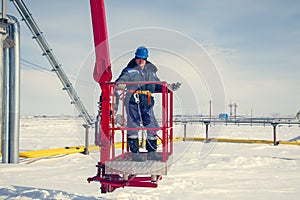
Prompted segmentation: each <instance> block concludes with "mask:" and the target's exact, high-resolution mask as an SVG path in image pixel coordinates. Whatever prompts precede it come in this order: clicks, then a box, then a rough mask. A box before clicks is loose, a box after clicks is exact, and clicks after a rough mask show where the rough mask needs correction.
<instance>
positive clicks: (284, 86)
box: [7, 0, 300, 116]
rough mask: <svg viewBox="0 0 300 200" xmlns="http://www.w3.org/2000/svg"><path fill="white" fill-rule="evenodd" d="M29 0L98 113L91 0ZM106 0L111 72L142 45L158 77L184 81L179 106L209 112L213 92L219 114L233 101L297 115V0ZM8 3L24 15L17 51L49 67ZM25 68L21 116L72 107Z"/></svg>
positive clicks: (45, 79)
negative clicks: (153, 64) (94, 77)
mask: <svg viewBox="0 0 300 200" xmlns="http://www.w3.org/2000/svg"><path fill="white" fill-rule="evenodd" d="M25 3H26V4H27V6H28V9H29V10H30V11H31V13H32V14H33V17H34V19H35V20H36V22H37V23H38V25H39V26H40V28H41V30H42V31H43V33H44V35H45V36H46V38H47V40H48V42H49V43H50V45H51V46H52V48H53V49H54V52H55V53H56V55H57V57H58V59H59V60H60V62H61V63H62V65H63V68H64V70H65V71H66V73H67V74H68V75H70V78H71V80H72V82H73V84H74V85H75V87H76V88H77V89H78V93H79V95H80V96H81V99H82V100H83V102H84V103H85V104H86V106H87V108H88V110H89V112H90V114H95V113H96V108H97V100H98V96H99V92H100V91H99V87H98V85H97V83H96V82H94V81H93V79H92V70H93V62H94V60H93V34H92V26H91V17H90V7H89V1H87V0H72V1H67V0H51V1H46V0H31V1H28V0H27V1H26V0H25ZM105 5H106V13H107V23H108V34H109V36H110V50H111V57H112V62H113V73H114V79H115V78H117V76H118V74H119V73H120V70H121V69H122V68H123V67H124V66H125V65H126V64H127V62H128V60H129V59H130V58H131V57H132V56H133V52H134V49H135V48H136V47H137V46H138V45H146V46H147V47H149V49H150V58H149V59H150V60H151V61H153V62H154V63H155V64H156V65H157V66H158V67H159V68H160V69H159V73H158V74H159V76H160V78H161V79H162V80H166V81H168V82H175V81H180V82H182V83H183V86H182V88H181V90H180V91H178V92H177V93H176V105H175V110H176V112H178V113H184V114H187V113H192V114H194V113H201V114H208V106H209V100H210V99H211V100H212V102H213V106H215V109H214V110H215V112H216V113H218V112H229V107H228V104H230V103H236V104H237V105H238V108H237V111H238V114H242V115H250V114H251V113H252V114H253V115H254V116H258V115H259V116H269V115H271V114H274V113H280V114H281V115H295V114H296V112H297V111H298V110H300V78H299V75H300V56H299V54H300V2H299V1H297V0H288V1H279V0H263V1H262V0H243V1H238V0H228V1H217V0H202V1H201V0H184V1H183V0H164V1H161V0H160V1H158V0H153V1H146V0H145V1H142V0H139V1H136V0H128V1H124V0H114V1H113V0H111V1H108V0H107V1H105ZM7 9H8V11H7V13H8V14H11V15H14V16H16V17H17V18H18V19H19V20H20V24H21V58H22V59H24V60H27V61H30V62H32V63H35V64H37V65H39V66H43V67H44V68H48V69H49V70H50V69H51V68H50V65H49V64H48V63H47V60H46V58H45V57H42V56H41V50H40V49H39V47H38V45H37V44H36V43H35V41H34V40H32V39H31V37H32V35H31V33H30V32H29V30H28V28H27V27H26V25H25V23H24V22H23V21H21V18H20V15H19V13H17V11H16V9H15V8H14V6H13V4H12V3H11V2H10V1H9V2H8V8H7ZM21 67H22V80H21V81H22V83H21V84H22V96H21V113H22V114H36V115H42V114H47V115H57V114H70V113H73V108H72V106H71V105H70V100H69V97H68V95H67V94H66V92H64V91H62V90H61V89H62V86H61V84H60V83H59V81H58V78H57V77H56V76H55V75H54V74H51V73H46V72H45V71H43V70H34V69H32V66H28V64H27V65H26V64H25V63H24V61H23V62H22V63H21ZM221 90H223V91H221ZM223 99H225V100H224V101H223ZM217 104H222V105H224V106H223V110H222V109H219V107H218V108H217V106H219V105H217ZM75 113H76V112H75Z"/></svg>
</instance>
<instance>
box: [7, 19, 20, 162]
mask: <svg viewBox="0 0 300 200" xmlns="http://www.w3.org/2000/svg"><path fill="white" fill-rule="evenodd" d="M7 17H8V24H9V26H8V34H9V37H10V38H11V39H12V40H13V41H14V46H13V47H11V48H9V50H8V51H9V109H8V112H9V113H8V114H9V121H8V122H9V124H8V127H9V152H10V153H9V163H18V162H19V132H20V24H19V22H18V20H17V19H16V18H15V17H13V16H10V15H8V16H7Z"/></svg>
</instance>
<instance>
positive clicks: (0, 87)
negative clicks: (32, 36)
mask: <svg viewBox="0 0 300 200" xmlns="http://www.w3.org/2000/svg"><path fill="white" fill-rule="evenodd" d="M2 6H3V5H2ZM6 26H7V24H6V23H5V20H4V19H3V18H2V19H1V21H0V115H1V116H0V131H1V134H0V139H1V144H0V149H1V153H2V161H3V162H4V161H5V160H3V159H5V156H6V155H7V152H8V151H7V145H6V141H7V140H6V138H7V134H6V132H5V131H4V126H3V123H4V117H5V114H4V113H5V104H4V99H5V97H4V96H3V92H4V77H5V74H4V62H3V43H4V40H5V37H6Z"/></svg>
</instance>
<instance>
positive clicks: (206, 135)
mask: <svg viewBox="0 0 300 200" xmlns="http://www.w3.org/2000/svg"><path fill="white" fill-rule="evenodd" d="M204 124H205V143H209V139H208V125H209V124H210V122H209V121H205V122H204Z"/></svg>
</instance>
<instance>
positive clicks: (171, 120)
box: [169, 90, 173, 154]
mask: <svg viewBox="0 0 300 200" xmlns="http://www.w3.org/2000/svg"><path fill="white" fill-rule="evenodd" d="M169 94H170V107H169V110H170V111H169V112H170V119H169V120H170V125H169V129H170V135H169V137H170V153H171V154H173V91H172V90H170V92H169Z"/></svg>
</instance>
